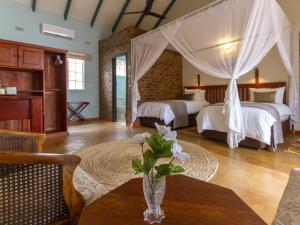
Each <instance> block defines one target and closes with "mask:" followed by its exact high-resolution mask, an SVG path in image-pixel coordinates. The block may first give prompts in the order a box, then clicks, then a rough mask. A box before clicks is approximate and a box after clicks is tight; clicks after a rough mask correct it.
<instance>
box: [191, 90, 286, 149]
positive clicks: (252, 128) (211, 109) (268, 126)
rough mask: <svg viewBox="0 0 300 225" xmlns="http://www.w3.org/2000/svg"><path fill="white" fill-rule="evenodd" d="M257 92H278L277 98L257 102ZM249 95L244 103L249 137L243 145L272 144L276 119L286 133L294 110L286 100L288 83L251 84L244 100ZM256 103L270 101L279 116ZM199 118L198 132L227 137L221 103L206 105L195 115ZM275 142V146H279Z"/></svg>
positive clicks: (270, 105) (265, 103) (259, 146)
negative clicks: (262, 85)
mask: <svg viewBox="0 0 300 225" xmlns="http://www.w3.org/2000/svg"><path fill="white" fill-rule="evenodd" d="M254 92H255V93H257V92H259V93H266V92H268V93H270V92H275V98H274V102H273V103H270V102H255V99H254ZM245 93H247V92H245ZM255 95H257V94H255ZM246 98H248V99H247V100H248V101H247V102H245V101H244V102H242V103H241V105H242V115H243V124H244V129H245V136H246V139H245V140H243V141H242V142H241V143H240V145H242V146H246V147H251V148H257V149H262V148H266V147H268V146H272V144H274V143H272V140H273V139H274V134H273V132H274V130H273V128H274V127H273V126H274V124H275V123H276V121H277V122H280V123H281V127H282V134H283V135H285V134H286V133H287V132H288V131H289V126H290V115H291V110H290V108H289V107H288V106H287V105H286V104H284V103H285V101H284V99H285V87H279V88H259V89H255V88H248V93H247V94H246V95H245V98H244V99H243V100H246ZM256 105H257V106H260V105H267V106H268V107H271V108H273V109H274V110H276V111H277V112H278V115H279V116H278V117H276V118H274V115H272V114H270V112H269V111H268V110H265V109H264V108H263V107H255V106H256ZM196 120H197V130H198V132H199V133H201V134H202V135H204V136H206V137H208V138H212V139H215V140H221V141H225V142H226V141H227V139H226V138H227V126H226V122H225V121H226V120H225V117H224V114H223V105H222V104H220V103H219V104H212V105H209V106H207V107H204V108H203V109H202V110H201V111H200V113H199V114H198V116H197V117H196ZM278 120H279V121H278ZM277 124H278V123H277ZM282 140H283V139H282ZM280 142H282V141H280ZM280 142H278V144H279V143H280ZM276 145H277V144H276ZM276 145H274V146H273V148H276Z"/></svg>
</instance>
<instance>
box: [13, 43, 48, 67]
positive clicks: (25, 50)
mask: <svg viewBox="0 0 300 225" xmlns="http://www.w3.org/2000/svg"><path fill="white" fill-rule="evenodd" d="M18 65H19V67H24V68H31V69H43V68H44V51H43V50H42V49H38V48H31V47H25V46H18Z"/></svg>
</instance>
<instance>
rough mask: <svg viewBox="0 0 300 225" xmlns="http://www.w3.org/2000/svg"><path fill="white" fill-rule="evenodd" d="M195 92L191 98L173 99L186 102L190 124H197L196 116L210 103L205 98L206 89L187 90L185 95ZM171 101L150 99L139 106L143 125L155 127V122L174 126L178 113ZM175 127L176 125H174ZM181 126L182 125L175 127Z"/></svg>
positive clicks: (139, 114)
mask: <svg viewBox="0 0 300 225" xmlns="http://www.w3.org/2000/svg"><path fill="white" fill-rule="evenodd" d="M189 94H193V99H191V100H184V99H183V100H172V101H171V102H173V103H177V102H180V103H184V104H182V105H184V106H185V107H186V113H187V117H188V126H195V125H196V116H197V115H198V113H199V112H200V111H201V109H202V108H203V107H205V106H207V105H208V104H209V103H208V102H207V101H206V100H205V99H204V96H205V91H202V90H193V91H192V90H185V95H189ZM173 111H174V109H173V110H172V106H171V105H170V101H149V102H144V103H142V104H140V105H139V107H138V117H139V118H140V121H141V124H142V125H143V126H150V127H153V126H154V123H155V122H157V123H159V124H164V125H167V126H171V127H173V124H172V123H173V121H174V119H175V117H176V113H174V112H173ZM173 128H174V127H173ZM175 128H180V127H175Z"/></svg>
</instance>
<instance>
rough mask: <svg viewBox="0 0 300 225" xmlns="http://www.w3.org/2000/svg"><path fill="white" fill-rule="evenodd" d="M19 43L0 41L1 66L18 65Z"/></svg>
mask: <svg viewBox="0 0 300 225" xmlns="http://www.w3.org/2000/svg"><path fill="white" fill-rule="evenodd" d="M17 49H18V47H17V45H14V44H8V43H0V66H17Z"/></svg>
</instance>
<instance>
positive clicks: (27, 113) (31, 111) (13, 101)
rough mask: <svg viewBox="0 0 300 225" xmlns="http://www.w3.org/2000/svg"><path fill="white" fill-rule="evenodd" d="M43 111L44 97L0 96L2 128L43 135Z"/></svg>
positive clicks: (0, 122)
mask: <svg viewBox="0 0 300 225" xmlns="http://www.w3.org/2000/svg"><path fill="white" fill-rule="evenodd" d="M42 110H43V98H42V96H24V97H23V96H0V125H1V128H3V129H7V130H19V131H25V132H35V133H43V112H42ZM2 126H3V127H2Z"/></svg>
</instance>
